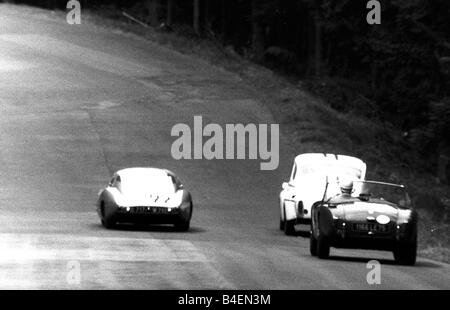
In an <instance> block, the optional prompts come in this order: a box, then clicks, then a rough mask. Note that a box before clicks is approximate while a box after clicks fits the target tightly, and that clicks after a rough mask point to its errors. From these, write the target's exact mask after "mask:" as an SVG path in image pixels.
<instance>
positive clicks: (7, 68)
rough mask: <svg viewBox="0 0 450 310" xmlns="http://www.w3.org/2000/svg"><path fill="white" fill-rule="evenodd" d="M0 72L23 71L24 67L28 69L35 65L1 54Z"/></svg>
mask: <svg viewBox="0 0 450 310" xmlns="http://www.w3.org/2000/svg"><path fill="white" fill-rule="evenodd" d="M0 57H1V59H0V73H2V72H11V71H23V70H26V69H30V68H33V67H36V65H32V64H30V63H27V62H23V61H17V60H15V59H11V58H5V57H4V56H3V55H0Z"/></svg>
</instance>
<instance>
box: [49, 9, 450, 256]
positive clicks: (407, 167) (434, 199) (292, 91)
mask: <svg viewBox="0 0 450 310" xmlns="http://www.w3.org/2000/svg"><path fill="white" fill-rule="evenodd" d="M52 14H53V15H54V14H57V15H59V14H61V16H64V14H65V13H64V12H63V11H56V12H53V13H52ZM131 14H133V12H131ZM136 14H137V13H136ZM134 16H137V17H139V15H138V14H137V15H134ZM64 18H65V17H64ZM82 21H83V23H92V24H95V25H97V26H102V27H106V28H110V29H113V30H114V31H120V32H124V33H127V34H132V35H137V36H139V37H142V38H146V39H148V40H150V41H152V42H155V43H158V44H160V45H163V46H166V47H168V48H171V49H173V50H175V51H178V52H180V53H183V54H187V55H192V56H195V57H197V58H199V59H201V60H204V61H206V62H207V63H209V64H212V65H215V66H218V67H219V68H222V69H224V70H227V71H229V72H232V73H234V74H236V75H237V76H239V78H240V79H241V80H242V81H243V82H244V83H247V84H249V85H252V87H253V88H254V89H256V90H257V91H256V92H255V94H257V96H258V97H259V98H257V99H259V100H260V101H261V102H264V104H265V105H266V106H267V107H269V109H270V111H271V112H272V114H273V117H274V119H275V120H276V121H277V122H278V123H279V124H280V129H281V132H282V135H283V139H285V141H286V143H287V145H288V147H289V152H290V153H291V154H292V157H294V156H295V155H296V154H299V153H305V152H329V153H340V154H347V155H352V156H357V157H360V158H362V159H363V160H364V161H365V162H366V163H367V166H368V175H367V178H368V179H372V180H378V181H387V182H394V183H402V184H405V185H406V186H407V187H408V189H409V192H410V194H411V196H412V199H413V202H414V204H415V208H416V209H417V210H418V212H419V218H420V220H419V255H421V256H423V257H428V258H432V259H436V260H440V261H444V262H447V263H450V238H449V232H450V216H449V214H450V187H449V186H448V185H444V184H439V183H438V182H437V181H436V179H435V177H434V176H433V175H432V174H431V173H429V172H428V171H427V170H426V169H425V168H424V166H426V165H423V166H421V165H420V163H416V162H415V161H414V160H413V159H411V158H413V155H412V154H413V153H414V150H411V149H410V148H409V147H408V145H407V143H406V141H405V140H404V139H405V138H404V136H403V133H402V132H400V131H399V130H397V129H395V128H394V127H393V126H392V125H389V124H388V123H384V122H382V121H380V120H379V119H378V118H377V117H376V116H373V115H370V113H360V112H361V110H366V111H370V102H365V101H364V99H363V100H362V101H361V102H360V103H359V105H360V106H359V108H355V107H354V106H351V107H350V109H348V110H347V111H346V112H340V111H337V110H335V109H334V108H333V107H332V106H333V104H330V102H331V103H332V102H333V98H323V96H320V92H319V93H317V92H316V94H315V95H314V94H313V93H312V92H311V91H310V89H311V87H309V86H308V84H310V82H311V81H310V80H300V81H299V80H293V79H292V78H290V77H286V76H282V75H281V74H278V73H275V72H273V71H271V70H269V69H267V68H266V67H264V66H261V65H258V64H256V63H254V62H252V61H251V60H250V59H249V58H248V57H245V56H241V55H239V54H238V53H236V52H235V51H234V49H233V48H232V47H230V46H225V47H224V46H222V45H221V44H220V43H219V41H218V40H216V39H215V38H214V37H213V36H209V38H199V37H197V36H195V35H194V34H193V33H192V31H191V30H190V28H189V27H179V26H174V27H173V31H170V32H169V31H164V30H158V28H152V27H149V28H146V27H143V26H141V25H138V24H136V23H134V22H131V21H130V20H128V19H126V18H125V17H124V16H123V15H122V13H121V12H119V11H116V10H115V9H113V8H112V7H108V6H104V7H101V8H99V9H96V10H83V15H82ZM325 82H328V81H324V83H325ZM314 83H316V85H320V83H321V81H314ZM321 97H322V98H321ZM361 105H364V106H361ZM365 105H367V106H365ZM274 221H275V219H274Z"/></svg>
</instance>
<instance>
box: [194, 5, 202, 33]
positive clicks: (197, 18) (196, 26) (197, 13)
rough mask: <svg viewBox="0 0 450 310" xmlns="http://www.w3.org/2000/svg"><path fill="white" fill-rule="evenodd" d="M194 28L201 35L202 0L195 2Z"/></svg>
mask: <svg viewBox="0 0 450 310" xmlns="http://www.w3.org/2000/svg"><path fill="white" fill-rule="evenodd" d="M193 27H194V32H195V33H196V34H200V0H194V18H193Z"/></svg>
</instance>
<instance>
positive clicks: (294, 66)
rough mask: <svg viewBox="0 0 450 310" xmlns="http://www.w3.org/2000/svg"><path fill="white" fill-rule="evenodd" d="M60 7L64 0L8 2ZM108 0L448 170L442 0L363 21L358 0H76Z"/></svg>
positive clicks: (389, 7)
mask: <svg viewBox="0 0 450 310" xmlns="http://www.w3.org/2000/svg"><path fill="white" fill-rule="evenodd" d="M8 2H16V3H27V4H33V5H39V6H43V7H48V8H60V9H65V6H66V3H67V1H63V0H59V1H58V0H34V1H33V0H28V1H26V0H23V1H8ZM80 2H81V5H82V7H91V8H94V7H97V8H99V7H101V6H104V5H108V6H112V7H114V8H116V9H117V10H126V11H127V12H130V14H133V16H136V18H137V19H139V20H141V21H143V22H145V23H146V24H149V25H152V26H154V27H163V28H164V29H166V30H172V29H177V27H183V29H189V31H190V33H189V35H195V36H199V37H204V38H207V39H211V40H216V41H217V42H219V43H220V44H223V45H224V46H232V47H233V48H234V50H235V51H236V52H238V53H239V54H241V55H244V56H245V57H248V58H250V59H252V60H254V61H255V62H258V63H261V64H264V65H266V66H269V67H270V68H272V69H275V70H278V71H280V72H282V73H283V74H287V75H289V76H293V77H299V78H303V77H308V78H309V79H310V80H311V81H317V82H316V83H311V85H310V90H311V91H313V92H315V93H317V94H319V95H320V96H321V97H323V98H325V99H328V100H327V101H328V103H329V104H330V105H331V106H332V107H333V108H335V109H337V110H340V111H350V110H351V111H356V112H357V113H362V114H364V115H367V116H368V117H371V118H377V119H379V120H380V121H382V122H389V123H391V124H393V125H394V126H396V127H397V128H398V129H399V130H402V131H403V132H404V133H405V137H407V141H408V143H409V145H410V147H411V149H413V150H414V151H417V152H418V154H419V156H420V158H421V159H422V160H423V161H424V162H428V163H429V165H430V168H432V169H433V170H434V169H435V170H434V171H436V174H437V176H438V177H439V179H440V181H441V182H447V181H448V180H449V179H450V164H449V157H450V78H449V76H450V18H449V17H450V1H448V0H380V1H379V2H380V3H381V23H380V24H376V25H369V24H368V22H367V20H366V16H367V14H368V12H369V11H370V9H368V8H367V4H368V2H369V1H366V0H140V1H139V0H127V1H125V0H109V1H100V0H83V1H80Z"/></svg>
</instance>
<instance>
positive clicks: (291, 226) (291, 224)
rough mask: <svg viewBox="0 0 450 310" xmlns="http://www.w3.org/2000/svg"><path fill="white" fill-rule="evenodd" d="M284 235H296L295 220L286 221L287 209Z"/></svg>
mask: <svg viewBox="0 0 450 310" xmlns="http://www.w3.org/2000/svg"><path fill="white" fill-rule="evenodd" d="M284 219H285V221H284V225H283V226H284V227H283V228H284V234H285V235H287V236H293V235H295V220H290V221H288V220H286V209H285V210H284Z"/></svg>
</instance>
